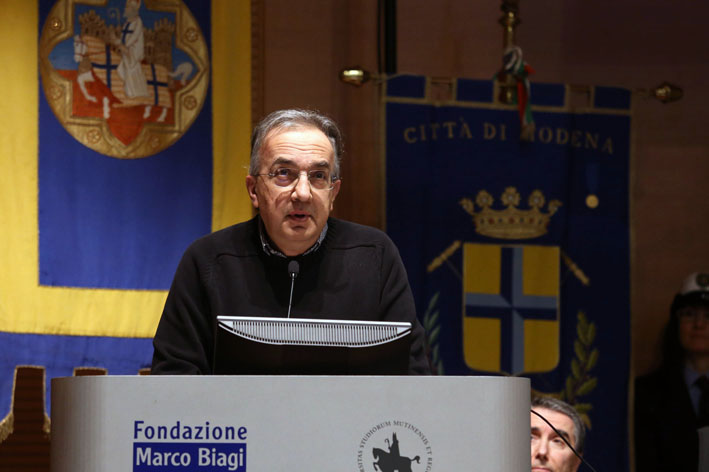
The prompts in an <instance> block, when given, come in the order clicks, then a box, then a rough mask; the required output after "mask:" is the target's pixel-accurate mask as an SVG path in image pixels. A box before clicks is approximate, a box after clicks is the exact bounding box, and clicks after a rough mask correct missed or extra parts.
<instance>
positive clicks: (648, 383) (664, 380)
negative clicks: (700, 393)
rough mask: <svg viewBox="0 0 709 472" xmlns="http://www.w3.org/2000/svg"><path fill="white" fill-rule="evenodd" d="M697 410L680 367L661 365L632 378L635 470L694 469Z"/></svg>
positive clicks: (675, 471) (679, 471)
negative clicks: (653, 370)
mask: <svg viewBox="0 0 709 472" xmlns="http://www.w3.org/2000/svg"><path fill="white" fill-rule="evenodd" d="M696 422H697V418H696V414H695V413H694V409H693V408H692V403H691V400H690V399H689V392H688V391H687V386H686V385H685V382H684V375H683V373H682V370H681V369H675V370H669V369H661V370H658V371H656V372H653V373H652V374H649V375H647V376H644V377H639V378H637V379H636V381H635V460H636V462H635V463H636V471H637V472H655V471H656V472H660V471H662V472H664V471H667V472H670V471H672V472H685V471H686V472H697V466H698V464H697V463H698V456H699V437H698V435H697V428H696Z"/></svg>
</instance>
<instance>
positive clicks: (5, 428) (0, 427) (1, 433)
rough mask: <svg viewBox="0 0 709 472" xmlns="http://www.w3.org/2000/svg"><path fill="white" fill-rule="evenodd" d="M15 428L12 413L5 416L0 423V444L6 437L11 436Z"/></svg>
mask: <svg viewBox="0 0 709 472" xmlns="http://www.w3.org/2000/svg"><path fill="white" fill-rule="evenodd" d="M14 426H15V417H14V416H13V415H12V411H10V413H8V414H7V416H6V417H5V418H3V420H2V421H0V443H2V442H3V441H5V440H6V439H7V437H8V436H10V435H11V434H12V431H13V429H14Z"/></svg>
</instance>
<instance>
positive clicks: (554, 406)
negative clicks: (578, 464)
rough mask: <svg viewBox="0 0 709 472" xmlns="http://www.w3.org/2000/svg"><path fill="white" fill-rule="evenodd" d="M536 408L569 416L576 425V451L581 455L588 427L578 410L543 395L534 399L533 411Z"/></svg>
mask: <svg viewBox="0 0 709 472" xmlns="http://www.w3.org/2000/svg"><path fill="white" fill-rule="evenodd" d="M535 407H539V408H546V409H547V410H552V411H556V412H557V413H561V414H562V415H566V416H568V417H569V418H570V419H571V421H572V422H573V423H574V437H575V438H576V444H574V449H576V452H578V453H579V454H582V453H583V445H584V441H585V440H586V425H584V423H583V420H582V419H581V415H579V413H578V411H576V408H574V407H573V406H571V405H569V404H568V403H566V402H565V401H563V400H559V399H558V398H554V397H547V396H541V395H539V396H534V397H532V409H534V408H535ZM554 426H556V425H554Z"/></svg>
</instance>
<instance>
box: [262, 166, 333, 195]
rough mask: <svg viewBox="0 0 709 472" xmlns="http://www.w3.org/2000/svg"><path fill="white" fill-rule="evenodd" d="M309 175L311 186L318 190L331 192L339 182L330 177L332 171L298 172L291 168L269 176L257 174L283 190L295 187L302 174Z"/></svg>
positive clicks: (277, 170) (274, 172)
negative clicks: (267, 177) (265, 177)
mask: <svg viewBox="0 0 709 472" xmlns="http://www.w3.org/2000/svg"><path fill="white" fill-rule="evenodd" d="M304 173H305V174H307V175H308V182H310V186H311V187H312V188H314V189H317V190H330V189H332V188H333V187H334V186H335V181H336V180H339V179H338V178H337V177H334V176H330V171H328V170H323V169H313V170H308V171H305V170H298V169H292V168H290V167H279V168H277V169H274V170H273V171H271V172H269V173H267V174H256V175H260V176H265V175H267V176H269V177H270V178H271V180H270V181H271V182H273V183H274V184H275V185H276V186H278V187H282V188H284V189H285V188H288V187H291V186H292V185H294V184H295V183H296V182H297V181H298V180H300V176H301V174H304Z"/></svg>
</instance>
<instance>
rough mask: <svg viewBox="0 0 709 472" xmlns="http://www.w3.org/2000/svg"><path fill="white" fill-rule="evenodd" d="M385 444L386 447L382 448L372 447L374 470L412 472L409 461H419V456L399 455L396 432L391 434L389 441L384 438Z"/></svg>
mask: <svg viewBox="0 0 709 472" xmlns="http://www.w3.org/2000/svg"><path fill="white" fill-rule="evenodd" d="M384 441H385V442H386V444H387V449H388V450H384V449H381V448H378V447H375V448H372V455H373V456H374V459H375V462H374V463H373V465H374V470H377V471H381V472H394V471H398V472H412V469H411V463H412V462H414V461H415V462H416V463H419V464H420V463H421V457H420V456H416V457H414V458H413V459H412V458H409V457H405V456H402V455H401V452H400V451H399V439H398V438H397V437H396V433H393V434H392V437H391V442H389V438H386V439H385V440H384Z"/></svg>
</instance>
